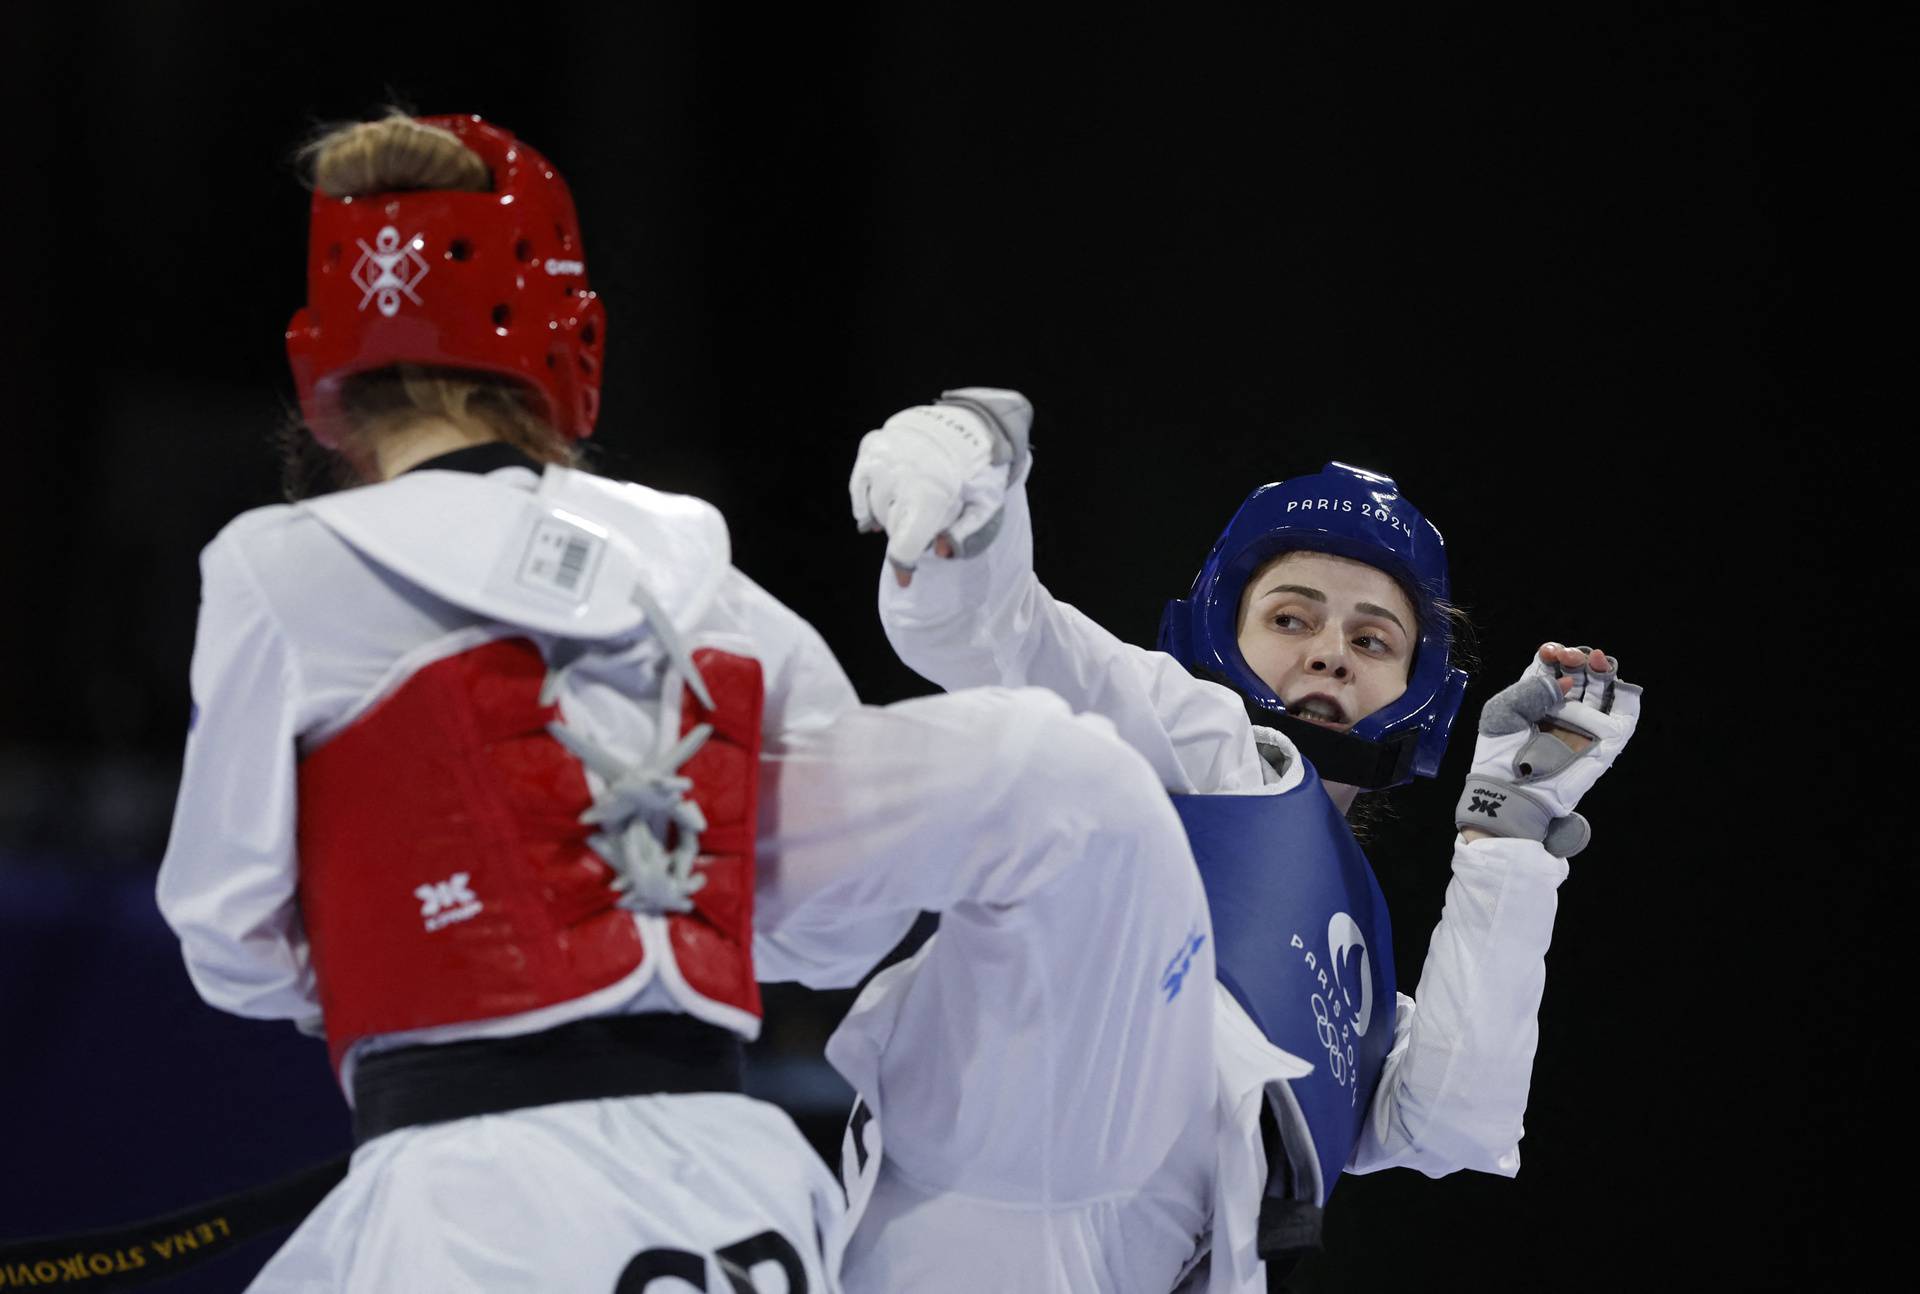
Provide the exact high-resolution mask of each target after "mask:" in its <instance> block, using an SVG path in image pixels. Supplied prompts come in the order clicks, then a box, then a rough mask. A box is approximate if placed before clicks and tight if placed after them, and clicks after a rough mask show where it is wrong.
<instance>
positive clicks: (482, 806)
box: [300, 638, 763, 1069]
mask: <svg viewBox="0 0 1920 1294" xmlns="http://www.w3.org/2000/svg"><path fill="white" fill-rule="evenodd" d="M693 659H694V663H695V664H696V666H697V667H698V668H699V670H700V673H701V676H702V677H703V678H704V679H705V680H706V683H707V688H708V690H709V691H710V692H711V693H712V695H713V697H714V702H715V709H713V710H712V711H708V710H707V709H706V708H705V707H704V706H702V705H701V704H700V702H699V700H698V699H697V698H695V697H694V696H693V695H692V693H691V692H688V693H687V694H686V695H685V696H684V698H683V701H682V706H681V732H682V733H683V734H684V733H685V732H687V731H688V730H690V729H691V728H692V727H693V726H694V725H696V724H700V723H710V724H712V725H713V735H712V737H710V738H709V739H708V740H707V742H706V744H705V745H703V746H702V747H701V748H700V749H699V750H698V751H696V752H695V753H694V754H693V756H692V757H691V758H690V759H688V760H687V762H686V763H685V764H684V765H682V766H681V769H680V772H681V774H682V775H683V776H685V777H688V778H690V779H692V782H693V787H692V790H691V791H689V792H688V793H687V798H688V799H690V800H692V801H693V802H694V803H695V804H697V805H699V807H700V809H701V811H702V813H703V814H704V815H705V817H706V820H707V830H706V831H704V832H702V833H701V836H700V845H701V852H700V860H699V870H700V872H701V873H702V874H704V875H705V876H706V878H707V881H706V884H705V885H704V886H703V887H702V888H701V889H700V890H699V891H698V892H696V893H695V894H694V895H693V904H694V908H693V910H692V911H691V912H686V913H673V914H669V915H667V916H665V917H641V916H638V915H637V914H635V913H634V912H632V911H629V910H628V909H626V908H623V907H620V906H618V904H617V900H618V899H619V897H620V896H619V895H618V894H617V893H616V892H615V891H614V890H613V889H612V888H610V884H609V883H610V882H611V881H613V880H614V879H615V873H614V870H613V869H612V868H611V867H610V866H609V865H608V864H607V863H606V862H605V861H604V860H603V859H601V857H600V856H599V855H598V854H596V853H595V852H594V851H593V850H592V849H591V848H590V847H589V846H588V844H587V840H588V837H589V836H591V835H592V834H593V832H594V828H592V827H588V826H584V825H582V824H581V823H580V821H579V817H580V814H581V813H582V812H583V811H585V810H586V808H587V807H588V806H589V804H591V803H592V798H591V793H590V792H589V789H588V786H587V780H586V774H585V771H584V770H583V769H582V767H581V765H580V762H579V760H577V759H576V758H575V757H574V756H573V755H572V753H571V752H569V751H568V750H567V749H566V748H565V747H563V746H562V745H561V744H560V743H559V742H558V741H556V740H554V738H553V736H552V735H551V734H549V733H548V732H547V730H546V727H547V724H548V723H550V722H553V721H555V720H556V719H558V718H559V710H558V707H557V706H543V705H541V704H540V689H541V685H542V683H543V682H544V680H545V678H546V664H545V662H544V661H543V660H542V659H541V656H540V653H539V651H538V650H537V649H536V648H535V647H534V645H533V644H532V643H531V642H529V641H528V640H526V639H523V638H513V639H505V640H501V641H497V642H491V643H488V644H486V645H484V646H481V647H476V648H473V649H472V650H470V651H466V652H462V653H460V654H459V655H457V656H450V657H447V658H445V659H442V660H438V661H435V662H434V663H433V664H431V665H428V666H426V667H425V668H423V669H421V670H419V671H418V672H417V673H415V674H414V675H413V676H412V677H411V678H409V679H408V680H407V681H406V682H405V683H404V684H402V685H401V687H400V688H399V689H398V690H396V691H395V692H394V693H392V694H391V695H390V696H388V697H386V698H385V699H384V700H382V701H381V702H380V703H379V704H378V705H376V706H375V707H374V708H373V709H371V710H370V711H368V712H367V713H366V714H365V715H363V716H361V717H360V718H359V719H358V720H356V721H355V722H354V723H353V724H352V725H351V726H350V727H348V728H347V729H346V730H345V731H344V732H342V733H340V734H339V735H338V736H336V737H334V738H333V739H332V740H331V741H329V742H327V744H326V745H324V746H322V747H321V748H320V749H318V750H316V751H314V752H313V753H311V754H309V755H308V756H307V757H306V758H305V759H304V760H303V761H301V764H300V906H301V913H302V916H303V918H304V920H305V923H306V931H307V939H308V942H309V944H310V945H311V948H312V953H313V964H314V971H315V974H316V977H317V979H318V981H319V990H320V1005H321V1009H322V1011H323V1012H324V1014H325V1018H326V1029H327V1042H328V1046H329V1049H330V1050H331V1052H332V1055H333V1062H334V1066H335V1068H336V1069H337V1068H338V1067H339V1065H340V1062H341V1060H342V1059H343V1058H344V1057H345V1055H346V1053H347V1049H348V1048H350V1047H351V1046H352V1045H353V1044H354V1043H355V1042H357V1041H359V1040H360V1039H362V1038H366V1037H370V1036H372V1035H375V1034H384V1033H395V1032H399V1031H402V1030H411V1029H422V1028H428V1027H431V1026H436V1025H448V1024H459V1023H464V1022H469V1021H475V1020H485V1019H493V1018H496V1017H500V1016H508V1015H518V1014H520V1013H522V1012H527V1011H534V1010H538V1009H540V1008H542V1007H548V1006H553V1005H555V1004H557V1003H562V1002H568V1001H571V1000H573V999H576V998H579V997H582V996H584V995H586V994H589V993H592V992H594V991H595V990H598V989H603V988H606V987H608V986H609V985H612V984H615V983H617V982H619V981H621V980H623V979H627V978H628V977H630V976H635V972H637V971H640V970H641V968H642V966H643V965H645V964H646V962H647V961H648V959H649V957H650V956H652V957H653V958H654V960H655V961H656V963H657V962H661V961H668V960H670V961H671V962H672V963H673V969H674V970H675V971H677V972H678V973H677V974H675V973H673V971H669V972H667V974H666V976H665V978H666V981H667V984H668V985H669V987H670V989H671V990H672V991H673V993H674V995H675V997H676V999H678V1000H680V1001H681V1003H682V1005H684V1006H686V1007H687V1008H688V1010H689V1011H690V1013H692V1014H695V1015H705V1016H708V1017H710V1018H716V1019H717V1021H718V1022H721V1023H726V1024H729V1025H730V1026H731V1027H733V1028H735V1029H736V1030H737V1031H739V1032H741V1033H743V1034H747V1035H749V1036H751V1034H752V1033H753V1032H754V1031H755V1030H756V1028H757V1025H758V1020H759V1016H760V990H759V985H758V984H757V983H756V982H755V980H754V977H753V957H752V949H753V842H754V829H755V813H756V809H757V807H758V793H757V782H758V774H759V756H760V712H761V704H762V696H763V692H762V681H761V675H760V664H759V662H758V661H755V660H752V659H750V658H747V657H744V656H737V655H733V654H730V653H727V652H722V651H717V650H714V649H712V648H703V649H701V650H698V651H696V652H694V653H693ZM648 928H650V929H651V931H652V933H651V936H650V937H649V936H643V929H648ZM663 929H664V933H665V938H664V939H662V938H661V937H660V932H661V931H662V930H663ZM649 944H651V945H652V947H653V948H654V949H655V950H656V951H655V952H652V953H650V952H649ZM651 971H652V973H654V974H658V973H660V971H661V967H660V966H659V965H657V964H656V965H654V966H653V967H652V968H651ZM649 978H651V975H640V976H638V977H636V978H635V979H634V984H633V987H634V989H635V990H636V991H637V990H638V988H639V987H640V986H641V985H642V984H643V983H645V982H646V981H647V979H649ZM686 990H691V995H692V1000H689V997H688V993H687V992H686ZM710 1006H711V1007H718V1008H720V1010H718V1011H712V1010H703V1008H704V1007H710Z"/></svg>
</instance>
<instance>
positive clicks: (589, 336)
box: [580, 324, 600, 346]
mask: <svg viewBox="0 0 1920 1294" xmlns="http://www.w3.org/2000/svg"><path fill="white" fill-rule="evenodd" d="M599 335H600V330H599V329H598V328H595V327H594V326H593V325H592V324H588V325H587V326H586V327H585V328H582V329H581V330H580V340H581V341H583V342H585V343H586V344H587V345H589V346H591V345H593V342H594V338H596V337H598V336H599Z"/></svg>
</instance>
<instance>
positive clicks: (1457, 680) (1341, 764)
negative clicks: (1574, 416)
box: [1160, 463, 1467, 789]
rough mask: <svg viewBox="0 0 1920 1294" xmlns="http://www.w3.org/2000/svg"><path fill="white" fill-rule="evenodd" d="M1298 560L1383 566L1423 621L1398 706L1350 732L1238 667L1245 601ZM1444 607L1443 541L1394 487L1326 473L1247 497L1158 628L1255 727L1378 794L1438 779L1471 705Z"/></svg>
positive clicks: (1328, 469) (1338, 778)
mask: <svg viewBox="0 0 1920 1294" xmlns="http://www.w3.org/2000/svg"><path fill="white" fill-rule="evenodd" d="M1295 549H1307V550H1310V551H1312V552H1320V553H1331V554H1333V555H1334V556H1336V557H1350V558H1353V559H1354V560H1355V561H1361V562H1365V563H1367V564H1368V565H1369V566H1377V567H1379V568H1380V569H1381V570H1383V571H1385V572H1386V573H1387V574H1389V575H1391V576H1393V577H1394V578H1395V579H1397V580H1399V581H1400V583H1401V584H1402V585H1404V586H1405V587H1406V589H1407V591H1408V592H1409V593H1410V594H1411V595H1412V597H1413V600H1414V604H1415V610H1416V612H1417V614H1418V615H1419V619H1420V637H1419V641H1418V643H1417V644H1416V645H1415V648H1414V655H1413V670H1412V672H1411V673H1410V674H1409V675H1408V677H1407V690H1406V691H1405V692H1404V693H1402V694H1401V695H1400V697H1399V699H1398V700H1395V701H1394V702H1392V703H1391V704H1389V705H1387V706H1385V707H1383V708H1381V709H1380V710H1377V711H1375V712H1374V713H1373V714H1370V715H1368V716H1367V717H1366V718H1364V719H1362V720H1360V721H1359V722H1358V723H1356V724H1354V725H1353V727H1352V728H1350V729H1349V730H1347V731H1346V732H1336V731H1334V730H1332V729H1330V728H1323V727H1321V726H1319V725H1318V724H1313V723H1308V722H1307V721H1306V720H1304V719H1298V718H1295V717H1293V716H1292V715H1289V714H1288V713H1287V707H1286V706H1285V705H1284V704H1282V703H1281V700H1280V698H1279V697H1278V696H1275V695H1274V692H1273V689H1272V688H1270V687H1268V686H1267V685H1266V684H1265V683H1263V682H1262V681H1261V680H1260V678H1259V676H1257V675H1256V674H1255V673H1254V672H1253V671H1252V670H1251V669H1249V668H1248V667H1247V662H1246V661H1245V660H1244V659H1242V657H1241V655H1240V642H1239V628H1240V624H1239V621H1240V597H1241V594H1242V593H1243V592H1244V591H1245V589H1246V587H1247V581H1248V580H1250V579H1252V578H1253V576H1254V573H1255V572H1257V571H1258V570H1259V569H1260V568H1261V567H1262V566H1264V565H1265V564H1266V563H1267V562H1269V561H1271V560H1272V559H1273V558H1274V557H1275V556H1277V555H1278V554H1280V553H1284V552H1291V551H1293V550H1295ZM1446 597H1447V547H1446V541H1445V540H1444V539H1442V538H1441V537H1440V532H1439V530H1438V529H1436V528H1435V527H1434V524H1433V523H1432V522H1431V521H1428V520H1427V519H1426V518H1425V517H1423V516H1421V515H1420V512H1419V510H1418V509H1417V508H1415V507H1414V506H1413V505H1412V504H1411V503H1409V502H1408V501H1407V500H1406V499H1404V498H1402V497H1401V495H1400V487H1399V486H1397V485H1395V484H1394V483H1393V480H1392V478H1391V477H1386V476H1380V475H1378V474H1376V473H1374V472H1368V471H1363V470H1361V469H1360V468H1357V467H1349V466H1348V465H1347V464H1345V463H1328V464H1327V465H1326V466H1325V467H1324V468H1322V469H1321V470H1320V471H1319V472H1318V473H1317V474H1315V475H1313V476H1296V477H1294V478H1293V479H1292V480H1290V481H1277V482H1275V483H1274V484H1272V485H1263V486H1261V487H1260V488H1259V489H1257V490H1255V491H1254V492H1253V493H1252V494H1250V495H1248V496H1247V501H1246V502H1245V503H1243V504H1241V505H1240V510H1239V511H1238V512H1236V513H1234V514H1233V520H1232V521H1229V522H1228V523H1227V528H1226V530H1225V531H1223V532H1222V533H1221V535H1220V540H1219V542H1218V543H1216V544H1214V546H1213V551H1212V552H1211V553H1209V554H1208V555H1207V561H1206V564H1205V565H1204V566H1202V567H1201V568H1200V573H1199V574H1198V575H1196V576H1194V579H1193V590H1192V591H1191V592H1190V593H1188V594H1187V596H1186V597H1185V598H1182V599H1176V600H1175V601H1172V602H1169V603H1167V610H1166V614H1165V615H1163V616H1161V617H1160V650H1161V651H1163V652H1166V653H1167V654H1168V655H1169V656H1172V657H1173V658H1174V659H1175V660H1177V661H1179V662H1180V663H1181V664H1182V665H1185V666H1186V667H1187V668H1188V669H1189V670H1191V671H1193V672H1194V673H1195V674H1197V675H1199V676H1200V677H1202V678H1207V679H1211V680H1212V681H1214V682H1216V683H1222V684H1225V685H1226V686H1227V687H1230V688H1232V689H1233V690H1234V691H1236V692H1238V693H1239V694H1240V695H1241V697H1242V698H1243V699H1244V700H1245V701H1246V705H1247V714H1248V716H1249V717H1250V718H1251V719H1252V720H1253V721H1254V722H1255V723H1257V724H1261V725H1263V726H1266V727H1269V728H1278V729H1279V730H1280V731H1282V732H1284V733H1285V734H1286V735H1287V736H1288V737H1290V738H1292V739H1293V742H1294V744H1295V745H1297V746H1298V747H1299V748H1300V752H1301V753H1302V754H1303V755H1305V756H1306V757H1307V759H1308V760H1310V761H1312V763H1313V766H1314V768H1315V769H1316V770H1317V771H1318V772H1319V773H1320V775H1321V776H1322V777H1325V778H1328V779H1330V780H1332V781H1335V782H1345V783H1347V784H1348V785H1350V786H1361V787H1366V788H1368V789H1379V788H1382V787H1388V786H1399V785H1400V784H1402V783H1403V782H1410V781H1412V780H1413V779H1414V778H1416V777H1432V776H1433V775H1434V774H1435V773H1436V772H1438V771H1439V768H1440V756H1441V755H1442V754H1444V753H1445V752H1446V749H1447V734H1448V733H1449V732H1451V731H1452V730H1453V720H1454V716H1455V715H1457V714H1459V713H1460V702H1461V700H1462V699H1463V698H1464V697H1465V696H1466V690H1467V674H1466V671H1465V670H1458V669H1454V668H1453V660H1452V647H1453V633H1452V631H1451V629H1450V628H1449V626H1448V623H1447V619H1446V617H1445V616H1444V615H1440V614H1437V613H1436V612H1435V609H1434V604H1435V603H1437V602H1441V601H1444V600H1446Z"/></svg>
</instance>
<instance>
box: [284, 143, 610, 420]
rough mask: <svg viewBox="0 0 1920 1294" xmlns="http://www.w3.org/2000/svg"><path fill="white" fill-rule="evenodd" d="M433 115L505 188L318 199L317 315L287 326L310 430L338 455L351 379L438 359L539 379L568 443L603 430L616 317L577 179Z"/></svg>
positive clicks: (537, 391)
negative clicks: (584, 228) (598, 275)
mask: <svg viewBox="0 0 1920 1294" xmlns="http://www.w3.org/2000/svg"><path fill="white" fill-rule="evenodd" d="M418 120H419V121H420V122H421V123H422V124H423V125H428V126H438V127H440V128H441V129H442V130H448V131H452V132H453V133H454V134H455V135H457V136H458V137H459V139H460V142H461V143H463V144H465V145H466V146H467V147H468V148H470V149H472V150H473V151H474V152H475V153H478V154H479V155H480V158H481V160H482V161H484V162H485V163H486V164H487V170H488V171H489V172H490V173H491V174H492V176H493V184H492V186H491V188H489V189H488V190H487V191H486V192H482V193H473V192H467V191H464V190H455V189H411V190H407V191H404V192H399V193H369V194H362V195H360V196H359V197H349V198H333V197H328V196H327V195H326V194H324V193H322V192H320V191H319V190H317V189H316V190H315V191H314V194H313V215H312V227H311V231H310V233H309V236H308V247H307V304H306V306H305V307H304V308H303V309H301V310H299V311H296V312H295V313H294V316H293V322H292V323H290V324H289V325H288V326H287V360H288V362H289V363H291V364H292V366H293V383H294V387H295V389H296V390H297V391H298V392H299V396H300V412H301V413H302V414H303V415H304V416H305V417H306V420H307V426H308V427H309V428H311V429H312V431H313V434H314V436H315V437H316V438H318V439H319V441H320V442H321V443H322V444H325V445H338V444H339V441H340V422H339V418H340V409H339V389H340V382H341V380H342V379H343V378H347V377H351V376H352V375H353V374H355V373H364V372H366V371H368V370H370V369H377V368H385V367H386V366H387V365H389V364H430V365H435V366H437V367H443V368H460V369H471V370H477V371H479V372H484V373H497V374H499V375H500V376H502V377H505V378H510V379H513V380H516V381H518V382H521V383H524V384H525V385H526V386H527V387H528V388H530V390H531V392H532V393H533V394H534V395H535V396H536V397H537V403H539V404H542V405H544V407H543V408H542V410H541V411H542V412H543V413H544V414H545V416H546V418H547V421H548V422H549V423H550V424H551V425H552V426H553V428H554V429H555V430H556V431H558V432H559V433H560V434H561V435H563V436H566V437H568V438H569V439H579V438H581V437H584V436H587V435H590V434H591V433H592V431H593V423H594V419H595V418H596V417H597V416H598V415H599V412H600V362H601V355H602V353H603V350H604V348H605V346H606V330H607V324H606V309H605V307H604V306H602V305H601V303H600V301H599V300H598V298H596V297H595V296H594V294H593V292H592V291H591V290H589V289H588V287H587V266H586V253H585V251H584V250H583V249H582V247H581V244H580V221H579V217H577V216H576V215H575V214H574V210H573V195H572V193H570V192H569V191H568V189H567V182H566V181H565V180H563V179H561V178H560V173H559V172H558V171H556V170H554V169H553V164H552V163H551V162H549V161H547V159H546V158H544V157H542V156H540V154H539V153H537V152H535V151H534V150H533V149H531V148H529V147H527V145H526V144H524V143H522V142H521V141H519V140H518V139H515V138H514V137H513V136H512V135H510V134H508V133H507V132H506V131H504V130H501V129H500V128H499V127H498V126H490V125H488V124H487V123H486V122H484V121H482V120H481V119H480V118H479V117H475V116H459V117H421V118H418Z"/></svg>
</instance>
